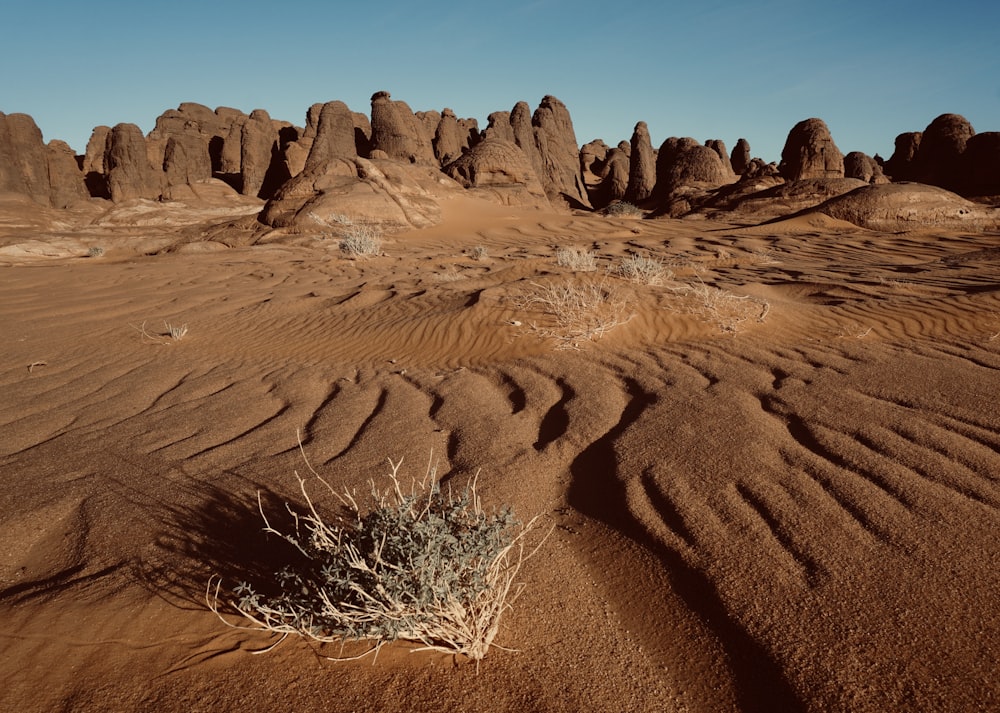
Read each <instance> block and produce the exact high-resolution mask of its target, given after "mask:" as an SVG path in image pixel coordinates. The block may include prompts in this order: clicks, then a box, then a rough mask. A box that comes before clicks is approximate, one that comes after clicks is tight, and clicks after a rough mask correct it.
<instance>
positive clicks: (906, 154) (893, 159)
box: [884, 131, 923, 181]
mask: <svg viewBox="0 0 1000 713" xmlns="http://www.w3.org/2000/svg"><path fill="white" fill-rule="evenodd" d="M921 138H923V134H922V133H921V132H919V131H908V132H906V133H904V134H900V135H899V136H897V137H896V141H895V150H894V151H893V152H892V156H890V157H889V160H888V161H886V162H885V168H884V170H885V172H886V174H888V176H889V179H890V180H893V181H909V180H912V179H913V159H914V158H916V155H917V151H918V150H919V149H920V139H921Z"/></svg>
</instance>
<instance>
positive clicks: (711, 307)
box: [672, 278, 771, 334]
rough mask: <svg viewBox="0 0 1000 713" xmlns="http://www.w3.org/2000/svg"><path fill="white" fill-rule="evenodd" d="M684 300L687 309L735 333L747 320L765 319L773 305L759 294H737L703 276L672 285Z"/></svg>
mask: <svg viewBox="0 0 1000 713" xmlns="http://www.w3.org/2000/svg"><path fill="white" fill-rule="evenodd" d="M672 289H673V291H674V292H676V293H678V294H680V295H681V296H682V298H683V299H684V307H685V311H686V312H688V313H689V314H693V315H695V316H697V317H699V318H700V319H702V320H704V321H706V322H711V323H714V324H716V325H718V327H719V329H720V330H722V331H723V332H727V333H733V334H735V333H736V332H738V331H739V330H740V328H741V327H742V326H743V324H744V323H745V322H747V321H748V320H750V319H753V320H754V321H756V322H763V321H764V319H765V318H766V317H767V314H768V312H770V310H771V304H770V303H769V302H768V301H767V300H764V299H761V298H759V297H752V296H750V295H736V294H734V293H732V292H730V291H728V290H723V289H721V288H718V287H712V286H711V285H706V284H705V283H704V282H703V281H702V280H701V278H698V279H697V281H696V282H690V283H687V284H684V285H680V286H678V287H676V288H672Z"/></svg>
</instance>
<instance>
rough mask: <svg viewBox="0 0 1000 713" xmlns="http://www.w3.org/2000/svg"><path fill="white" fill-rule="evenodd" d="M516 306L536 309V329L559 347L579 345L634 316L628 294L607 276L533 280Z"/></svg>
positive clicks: (567, 347) (534, 329)
mask: <svg viewBox="0 0 1000 713" xmlns="http://www.w3.org/2000/svg"><path fill="white" fill-rule="evenodd" d="M514 306H515V307H516V308H517V309H520V310H525V311H528V312H534V313H536V315H537V317H536V319H535V320H532V321H530V322H529V323H530V324H531V328H532V330H533V331H534V332H535V333H536V334H538V335H539V336H541V337H543V338H545V339H551V340H553V341H554V342H555V343H556V347H557V348H558V349H579V348H580V347H581V346H582V344H583V343H584V342H589V341H593V340H595V339H599V338H600V337H602V336H604V335H605V334H607V333H608V332H610V331H611V330H612V329H614V328H615V327H617V326H618V325H620V324H624V323H625V322H627V321H628V320H629V319H630V318H631V314H629V313H628V300H627V298H626V297H625V296H624V295H623V294H622V292H621V291H620V290H619V289H618V288H617V287H616V286H615V285H614V284H613V283H609V282H608V281H607V280H600V281H584V280H571V279H570V280H562V281H559V282H547V283H544V284H539V283H534V282H533V283H531V289H529V290H528V291H527V292H526V293H525V294H524V295H522V296H521V297H520V298H518V299H516V300H515V301H514Z"/></svg>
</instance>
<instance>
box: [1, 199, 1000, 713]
mask: <svg viewBox="0 0 1000 713" xmlns="http://www.w3.org/2000/svg"><path fill="white" fill-rule="evenodd" d="M142 205H146V208H145V209H144V210H146V211H147V213H144V214H143V216H145V217H142V216H139V214H138V213H135V212H134V213H133V214H132V215H131V216H126V217H121V218H120V219H118V220H112V219H108V220H104V221H97V222H96V223H95V222H94V221H93V215H89V214H88V215H83V214H81V215H76V214H73V213H71V212H60V213H59V214H58V215H57V214H56V213H55V212H53V213H51V214H46V213H44V211H41V210H40V209H39V208H38V207H37V206H34V207H32V208H30V210H29V208H28V207H23V206H22V208H19V207H18V205H17V202H16V201H14V202H13V203H6V204H5V205H4V211H3V215H4V221H3V223H2V224H0V335H2V337H3V344H4V348H3V359H2V361H0V389H2V391H0V393H2V397H0V428H2V430H0V434H2V435H0V478H2V488H0V499H2V505H0V523H2V533H3V535H2V538H0V612H2V614H0V616H2V621H3V622H4V626H3V628H2V633H0V651H2V656H0V709H3V710H9V711H25V712H31V711H38V712H42V711H44V712H46V713H47V712H50V711H139V710H142V711H166V712H175V713H181V712H182V711H183V712H188V711H237V710H238V711H274V712H278V711H311V710H323V711H390V710H401V711H402V710H405V711H428V712H430V711H434V712H435V713H437V712H439V711H451V710H455V711H457V710H462V711H484V712H488V713H500V712H501V711H511V712H513V711H517V712H519V713H520V712H524V711H706V712H709V711H711V712H713V713H716V712H722V711H817V712H818V711H955V712H959V711H962V712H967V711H988V710H997V708H998V707H1000V676H998V674H997V663H996V662H997V656H998V653H1000V652H998V642H1000V607H998V602H1000V482H998V479H1000V408H998V407H997V394H998V393H1000V278H998V276H1000V234H997V233H991V232H968V233H965V232H960V231H956V230H952V231H947V232H945V231H941V230H936V231H932V230H925V231H916V232H908V233H899V234H893V233H883V232H877V231H872V230H866V229H862V228H859V227H857V226H854V225H851V224H848V223H844V222H840V221H836V220H834V219H832V218H826V217H824V216H821V215H815V214H814V215H800V216H798V217H794V218H791V219H787V220H783V221H777V222H774V223H770V224H764V225H759V226H757V227H747V226H746V225H738V224H730V223H723V222H713V221H710V220H658V221H640V220H630V219H626V218H609V217H603V216H600V215H596V214H584V213H548V212H544V211H539V210H534V209H525V208H508V207H501V206H498V205H491V204H487V203H485V202H481V201H477V200H475V199H472V198H463V197H460V198H454V199H451V200H450V201H445V202H444V203H443V206H442V208H443V211H444V219H443V221H442V222H441V223H440V224H439V225H436V226H434V227H432V228H427V229H424V230H413V231H410V232H404V233H397V234H395V235H391V236H387V238H386V242H385V243H384V245H383V254H382V255H379V256H374V257H365V258H355V259H352V258H349V257H347V256H345V255H343V254H342V252H341V251H340V250H339V249H338V245H337V242H336V241H334V240H328V239H323V237H322V236H318V235H308V234H304V233H292V232H283V231H281V230H275V231H270V232H266V231H261V230H259V229H257V228H254V227H253V223H254V217H253V216H254V214H255V213H256V211H258V210H259V208H260V205H261V202H260V201H256V203H255V202H253V201H249V199H248V202H247V203H246V205H245V206H244V207H243V208H240V207H236V208H230V213H229V214H228V215H219V214H212V213H205V214H191V215H187V216H186V217H184V220H181V219H180V218H179V217H178V215H176V214H173V213H172V214H170V215H166V214H165V211H168V210H180V209H170V208H169V206H168V205H164V204H159V205H157V204H153V203H149V204H148V205H147V204H142ZM118 210H124V209H122V208H119V209H118ZM135 210H137V209H135V208H133V211H135ZM140 212H141V211H140ZM241 215H243V216H245V217H243V218H241V217H240V216H241ZM140 218H141V219H140ZM185 221H186V224H185V225H181V223H184V222H185ZM241 221H242V222H241ZM96 247H99V248H101V249H102V250H103V254H102V255H99V256H98V255H95V256H92V257H88V252H89V251H90V249H91V248H96ZM564 247H568V248H579V249H583V250H590V251H593V252H594V253H595V255H596V256H597V259H598V269H597V270H596V271H594V272H589V273H574V272H572V271H571V270H569V269H567V268H564V267H560V266H559V265H557V262H556V258H555V255H556V251H557V249H558V248H564ZM476 248H484V249H485V251H484V250H479V251H476ZM484 252H485V254H483V253H484ZM629 254H638V255H643V256H647V257H650V258H651V259H654V260H655V261H657V262H659V263H661V264H662V265H663V266H664V268H665V269H669V270H670V271H671V273H672V275H666V276H664V277H663V278H662V279H661V280H660V281H658V283H657V284H644V283H637V282H632V281H629V280H626V279H623V278H622V277H621V276H619V275H617V274H615V273H614V270H613V268H614V266H615V265H616V264H618V261H620V259H621V258H623V257H625V256H627V255H629ZM609 268H611V270H610V272H609ZM588 282H590V283H592V284H597V285H599V286H600V288H601V289H605V290H613V291H614V293H615V294H616V295H617V296H618V297H619V298H620V303H619V304H620V310H619V312H618V313H617V316H618V317H619V318H620V319H618V320H617V321H620V322H621V323H620V324H618V325H616V326H614V328H613V329H610V331H608V332H607V333H606V334H604V335H603V336H601V337H600V338H599V339H594V340H592V341H591V340H585V339H582V340H575V341H574V340H565V339H558V338H553V337H552V333H553V332H558V325H554V324H553V323H552V322H551V318H550V316H549V315H546V314H545V313H544V311H543V310H540V309H539V305H538V303H537V302H531V300H530V299H529V297H530V295H531V294H533V292H532V290H537V289H539V286H544V285H547V284H583V283H588ZM699 285H702V286H709V287H717V288H720V289H723V290H725V291H726V292H727V293H728V294H731V295H732V296H734V298H735V297H740V298H745V299H741V300H740V301H739V304H740V305H745V306H746V308H747V311H746V312H745V313H741V315H740V318H739V319H738V320H736V321H733V320H729V321H726V320H722V321H720V320H719V319H714V318H713V316H712V315H711V314H710V313H706V312H705V310H703V309H701V306H700V305H699V304H698V302H697V299H696V298H695V297H693V293H692V291H691V288H692V286H699ZM685 286H687V287H685ZM526 296H528V297H526ZM167 325H169V326H173V327H178V326H182V325H183V326H186V327H187V333H186V334H185V335H184V337H183V339H180V340H173V339H170V337H169V335H167V333H166V332H167ZM561 347H570V348H561ZM297 433H299V434H301V438H302V441H303V449H304V451H305V453H306V454H307V456H308V458H309V459H310V462H311V463H312V464H313V466H314V467H315V468H316V470H317V471H318V472H320V473H321V474H322V475H323V476H324V477H325V478H327V479H328V480H330V481H331V482H332V483H335V484H337V485H338V486H340V485H343V486H348V487H352V486H353V487H359V488H363V487H364V484H365V483H366V481H367V480H368V479H369V478H371V477H377V476H379V475H381V474H384V473H385V472H386V470H387V458H392V459H394V460H395V459H400V458H402V459H404V467H403V470H404V471H405V472H407V473H408V474H412V475H414V476H417V477H419V476H420V475H422V474H423V472H424V468H425V465H426V463H427V462H428V460H429V459H433V460H434V461H435V462H436V463H437V465H438V472H439V474H440V475H441V476H442V477H443V478H444V479H447V480H451V479H454V482H456V483H460V482H464V481H466V480H467V479H468V478H470V477H472V476H473V475H474V474H475V473H476V472H479V488H480V492H481V495H482V498H483V501H484V504H485V505H486V506H488V507H494V506H495V507H502V506H505V505H510V506H512V507H513V508H514V510H515V512H516V513H517V514H518V515H519V516H520V517H521V518H522V519H527V518H530V517H532V516H535V515H540V516H541V521H542V522H543V523H544V527H542V528H540V529H539V533H541V532H542V531H547V530H551V534H550V535H549V537H548V539H547V540H545V542H544V544H543V545H542V547H541V548H540V549H539V550H538V552H537V553H536V554H535V555H534V557H532V558H531V559H529V560H528V561H527V562H526V563H525V564H524V567H523V568H522V570H521V573H520V577H519V581H521V582H522V583H523V585H524V588H523V592H522V594H521V595H520V597H519V598H518V599H517V600H516V601H515V603H514V607H513V609H512V610H511V611H510V612H508V613H507V614H506V615H505V618H504V619H503V621H502V624H501V630H500V635H499V637H498V639H497V643H499V644H501V645H502V646H503V647H505V648H496V649H495V650H493V651H492V652H491V653H490V654H489V655H488V656H487V657H486V658H485V659H484V660H483V661H482V662H481V664H480V666H479V667H478V670H477V666H476V665H475V664H474V663H472V662H469V661H464V660H460V659H456V658H455V657H450V656H446V655H442V654H434V653H420V652H412V651H411V649H412V648H413V647H412V646H410V645H408V644H405V643H397V644H393V645H391V646H388V647H386V648H384V649H383V650H382V651H381V652H380V654H379V656H378V658H377V660H375V661H374V662H372V661H371V660H370V659H366V660H362V661H355V662H331V661H328V660H325V659H324V658H322V656H323V655H336V654H337V653H338V649H337V647H323V648H319V649H317V648H316V647H315V646H312V645H310V644H308V643H306V642H305V641H302V640H298V639H295V640H293V639H289V640H287V641H285V642H284V643H282V644H281V645H280V646H278V647H276V648H274V649H273V650H271V651H269V652H268V653H263V654H257V655H255V654H254V653H253V652H255V651H257V650H259V649H262V648H266V647H268V646H269V645H270V644H273V643H274V642H275V640H276V638H275V637H274V636H273V635H269V634H267V633H260V632H251V631H243V630H237V629H233V628H230V627H227V626H225V625H224V624H223V623H222V622H221V621H220V620H219V619H218V618H217V617H216V616H215V615H214V614H213V613H212V612H210V611H209V609H208V607H207V606H206V602H205V588H206V585H207V583H208V581H209V578H210V577H212V576H213V575H219V576H221V577H223V579H224V581H226V582H227V583H230V584H235V583H236V582H238V581H239V580H240V579H242V578H246V577H252V576H254V575H255V573H256V574H260V573H261V572H266V571H269V568H270V567H272V566H273V563H271V562H270V561H269V559H268V555H269V541H268V539H267V538H266V537H265V535H264V534H263V532H262V526H263V525H262V522H261V518H260V515H259V513H258V512H257V499H258V493H260V498H261V501H262V503H263V506H264V508H265V509H267V510H268V512H274V513H279V514H280V513H281V512H282V511H283V503H285V502H289V503H292V504H295V505H300V504H301V502H302V499H301V494H300V493H299V491H298V483H297V481H296V478H295V472H296V471H298V472H300V473H302V472H304V468H303V462H302V455H301V454H300V452H299V449H298V446H297V442H296V439H297V435H296V434H297ZM321 500H322V499H321ZM231 621H235V618H233V619H231Z"/></svg>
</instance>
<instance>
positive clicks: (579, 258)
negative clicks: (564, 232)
mask: <svg viewBox="0 0 1000 713" xmlns="http://www.w3.org/2000/svg"><path fill="white" fill-rule="evenodd" d="M556 265H558V266H559V267H565V268H569V269H570V270H573V271H574V272H593V271H594V270H596V269H597V257H596V256H595V255H594V253H593V251H591V250H580V249H579V248H559V249H558V250H556Z"/></svg>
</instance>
